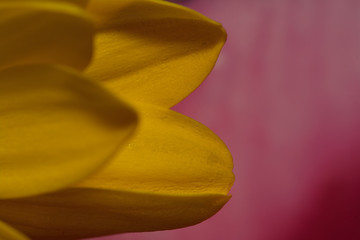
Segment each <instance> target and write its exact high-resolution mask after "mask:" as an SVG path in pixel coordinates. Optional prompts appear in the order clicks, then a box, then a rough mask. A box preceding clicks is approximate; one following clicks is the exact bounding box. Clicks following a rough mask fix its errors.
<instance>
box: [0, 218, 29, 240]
mask: <svg viewBox="0 0 360 240" xmlns="http://www.w3.org/2000/svg"><path fill="white" fill-rule="evenodd" d="M0 239H1V240H29V239H28V238H27V237H25V236H24V235H23V234H21V233H20V232H18V231H16V230H15V229H13V228H11V227H10V226H9V225H7V224H5V223H4V222H2V221H0Z"/></svg>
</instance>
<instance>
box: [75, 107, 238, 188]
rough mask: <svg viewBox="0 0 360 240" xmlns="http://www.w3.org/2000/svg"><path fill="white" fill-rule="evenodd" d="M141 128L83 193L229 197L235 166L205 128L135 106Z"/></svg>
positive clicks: (88, 182)
mask: <svg viewBox="0 0 360 240" xmlns="http://www.w3.org/2000/svg"><path fill="white" fill-rule="evenodd" d="M135 106H136V107H135V108H136V110H137V111H138V114H139V119H140V121H139V125H138V128H137V130H136V132H135V134H134V136H133V137H132V139H131V143H130V144H128V145H126V146H124V148H123V149H122V151H121V152H119V153H118V154H117V155H116V156H115V157H114V159H113V161H111V163H109V164H108V165H107V166H106V167H105V168H104V169H102V171H100V172H98V174H95V175H94V176H92V177H91V178H87V179H86V180H84V181H83V182H81V183H80V185H79V186H81V187H89V188H94V187H96V188H104V189H112V190H127V191H139V192H148V193H162V194H176V195H184V194H189V193H192V194H200V193H203V194H207V193H213V194H225V195H226V194H228V192H229V190H230V188H231V185H232V183H233V181H234V175H233V173H232V169H233V162H232V157H231V154H230V152H229V151H228V149H227V147H226V146H225V144H224V143H223V142H222V141H221V140H220V139H219V138H218V137H217V136H216V135H215V134H214V133H213V132H212V131H210V130H209V129H208V128H207V127H205V126H204V125H202V124H201V123H199V122H196V121H195V120H193V119H191V118H189V117H186V116H184V115H182V114H180V113H177V112H175V111H172V110H169V109H165V108H161V107H155V106H151V105H144V104H137V105H135Z"/></svg>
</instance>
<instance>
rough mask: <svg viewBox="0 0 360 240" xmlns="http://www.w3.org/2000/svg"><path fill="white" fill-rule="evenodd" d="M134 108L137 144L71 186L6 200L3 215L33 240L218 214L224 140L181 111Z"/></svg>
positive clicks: (228, 168) (228, 171)
mask: <svg viewBox="0 0 360 240" xmlns="http://www.w3.org/2000/svg"><path fill="white" fill-rule="evenodd" d="M136 109H137V110H138V111H139V116H140V118H139V119H140V121H139V126H138V128H137V130H136V133H135V134H134V136H133V138H132V141H131V144H129V145H128V146H125V147H124V148H123V149H122V151H120V152H118V153H117V156H116V157H115V158H114V159H113V161H111V162H110V163H109V164H108V165H107V166H106V167H105V168H104V169H102V170H101V171H99V172H98V173H97V174H95V175H93V176H92V177H90V178H88V179H86V180H85V181H83V182H81V183H80V184H78V185H77V186H76V187H73V188H69V189H67V190H65V191H60V192H56V193H53V194H47V195H41V196H37V197H31V198H24V199H14V200H13V199H9V200H1V201H0V219H4V220H6V221H7V222H9V223H10V224H12V225H14V226H15V227H17V228H18V229H20V230H21V231H23V232H24V233H26V234H28V235H29V236H30V237H32V238H34V239H77V238H85V237H94V236H101V235H106V234H114V233H121V232H138V231H155V230H165V229H174V228H180V227H186V226H190V225H194V224H197V223H199V222H201V221H203V220H205V219H207V218H209V217H211V216H212V215H214V214H215V213H216V212H217V211H218V210H219V209H221V207H222V206H223V205H224V204H225V203H226V202H227V201H228V200H229V198H230V196H229V195H228V191H229V188H230V186H231V185H232V183H233V174H232V161H231V156H230V154H229V152H228V150H227V148H226V147H225V145H224V144H223V143H222V141H221V140H220V139H218V138H217V137H216V136H215V134H213V133H212V132H211V131H210V130H209V129H207V128H206V127H205V126H203V125H201V124H200V123H198V122H196V121H194V120H192V119H190V118H188V117H186V116H183V115H181V114H179V113H176V112H174V111H171V110H166V109H161V108H158V107H151V106H136ZM14 211H16V212H17V213H19V214H16V215H15V214H13V212H14Z"/></svg>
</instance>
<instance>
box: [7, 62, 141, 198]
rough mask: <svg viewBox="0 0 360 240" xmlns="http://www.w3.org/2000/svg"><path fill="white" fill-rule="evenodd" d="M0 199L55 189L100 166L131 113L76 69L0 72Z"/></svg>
mask: <svg viewBox="0 0 360 240" xmlns="http://www.w3.org/2000/svg"><path fill="white" fill-rule="evenodd" d="M0 95H1V98H0V114H1V118H0V123H1V124H0V169H1V171H0V198H11V197H22V196H27V195H33V194H39V193H44V192H48V191H53V190H57V189H59V188H62V187H65V186H67V185H69V184H72V183H74V182H77V181H79V180H80V179H82V178H84V177H86V176H87V175H89V174H90V173H92V172H94V170H95V169H97V168H98V167H100V166H102V164H103V163H104V162H106V161H107V160H108V159H109V158H110V157H111V156H112V155H113V154H114V153H115V152H116V150H117V149H118V147H119V145H120V144H121V143H122V142H123V141H124V139H126V138H127V137H128V136H129V134H130V133H131V132H132V130H133V128H134V126H135V122H136V115H135V113H134V112H133V111H132V110H131V109H130V107H128V106H127V105H125V104H123V103H121V102H120V101H119V100H118V99H116V98H115V97H113V96H112V95H111V94H109V93H108V92H107V91H105V90H104V89H103V88H102V87H100V86H99V85H97V84H96V83H93V82H91V81H89V80H87V79H85V78H84V77H82V76H81V75H79V74H78V73H76V72H74V71H72V70H69V69H64V68H60V67H55V66H49V65H30V66H21V67H14V68H9V69H6V70H3V71H1V72H0Z"/></svg>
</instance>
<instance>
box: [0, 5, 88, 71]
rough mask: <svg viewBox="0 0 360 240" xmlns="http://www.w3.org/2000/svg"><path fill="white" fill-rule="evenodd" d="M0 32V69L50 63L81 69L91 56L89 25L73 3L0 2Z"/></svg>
mask: <svg viewBox="0 0 360 240" xmlns="http://www.w3.org/2000/svg"><path fill="white" fill-rule="evenodd" d="M0 32H1V38H0V68H5V67H10V66H14V65H22V64H32V63H51V64H62V65H68V66H71V67H74V68H78V69H83V68H85V67H86V66H87V64H88V63H89V61H90V59H91V56H92V47H93V46H92V45H93V43H92V38H93V32H94V29H93V25H92V22H91V20H90V18H89V17H88V16H87V15H86V14H85V12H84V11H83V10H81V9H80V8H78V7H77V6H75V5H73V4H69V3H61V2H42V1H16V2H8V1H6V2H0Z"/></svg>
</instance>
